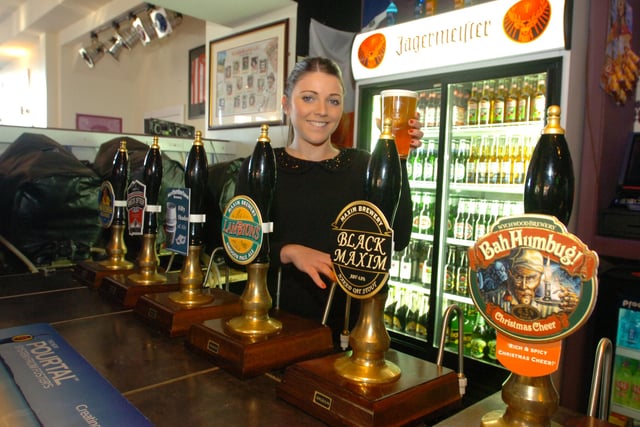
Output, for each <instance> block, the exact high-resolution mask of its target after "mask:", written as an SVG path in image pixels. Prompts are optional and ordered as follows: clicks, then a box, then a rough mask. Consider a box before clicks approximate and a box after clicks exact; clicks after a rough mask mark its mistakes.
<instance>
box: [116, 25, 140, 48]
mask: <svg viewBox="0 0 640 427" xmlns="http://www.w3.org/2000/svg"><path fill="white" fill-rule="evenodd" d="M117 33H118V34H120V37H122V43H124V46H125V47H126V48H127V49H133V48H134V47H135V45H137V44H138V42H139V41H140V34H138V32H137V31H136V29H135V28H133V27H128V28H126V29H124V30H122V31H117Z"/></svg>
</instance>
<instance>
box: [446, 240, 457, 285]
mask: <svg viewBox="0 0 640 427" xmlns="http://www.w3.org/2000/svg"><path fill="white" fill-rule="evenodd" d="M456 269H457V265H456V248H455V247H454V246H449V248H448V252H447V264H446V265H445V279H444V291H445V292H447V293H450V294H453V293H455V291H456Z"/></svg>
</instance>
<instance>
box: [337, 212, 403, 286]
mask: <svg viewBox="0 0 640 427" xmlns="http://www.w3.org/2000/svg"><path fill="white" fill-rule="evenodd" d="M331 229H332V232H333V234H334V237H335V246H334V248H335V249H334V250H333V254H332V261H333V271H334V272H335V274H336V277H337V279H338V283H339V284H340V286H341V287H342V289H343V290H344V291H345V292H346V293H347V294H349V295H351V296H352V297H354V298H368V297H371V296H373V295H375V294H376V293H377V292H378V291H379V290H380V289H381V288H382V286H384V284H385V283H387V280H388V279H389V266H390V265H391V250H392V239H393V231H392V230H391V228H390V227H389V224H388V222H387V219H386V218H385V216H384V214H383V213H382V212H381V211H380V209H378V207H377V206H376V205H374V204H373V203H371V202H367V201H365V200H360V201H356V202H353V203H350V204H348V205H347V206H346V207H345V208H344V209H343V210H342V211H341V212H340V214H339V215H338V217H337V218H336V220H335V222H334V223H333V224H332V225H331Z"/></svg>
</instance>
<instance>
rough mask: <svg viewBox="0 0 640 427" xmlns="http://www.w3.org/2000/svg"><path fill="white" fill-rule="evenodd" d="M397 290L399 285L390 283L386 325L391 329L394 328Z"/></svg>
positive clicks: (385, 315) (385, 310)
mask: <svg viewBox="0 0 640 427" xmlns="http://www.w3.org/2000/svg"><path fill="white" fill-rule="evenodd" d="M396 292H397V287H396V286H395V285H389V292H388V293H387V301H386V305H385V306H384V325H385V326H386V327H387V328H389V329H391V328H393V316H394V313H395V311H396V304H397V301H396Z"/></svg>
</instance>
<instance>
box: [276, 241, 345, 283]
mask: <svg viewBox="0 0 640 427" xmlns="http://www.w3.org/2000/svg"><path fill="white" fill-rule="evenodd" d="M280 261H281V262H282V263H283V264H289V263H292V264H293V265H295V266H296V268H297V269H298V270H300V271H302V272H303V273H306V274H308V275H309V277H311V280H313V282H314V283H315V284H316V286H318V287H319V288H321V289H325V288H326V287H327V285H326V283H325V282H324V281H323V280H322V278H321V277H320V275H322V276H325V277H326V278H328V279H329V280H331V281H332V282H335V281H336V276H335V274H334V272H333V262H332V261H331V256H330V255H329V254H328V253H325V252H321V251H318V250H315V249H312V248H309V247H307V246H303V245H296V244H290V245H285V246H283V247H282V249H281V250H280Z"/></svg>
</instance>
